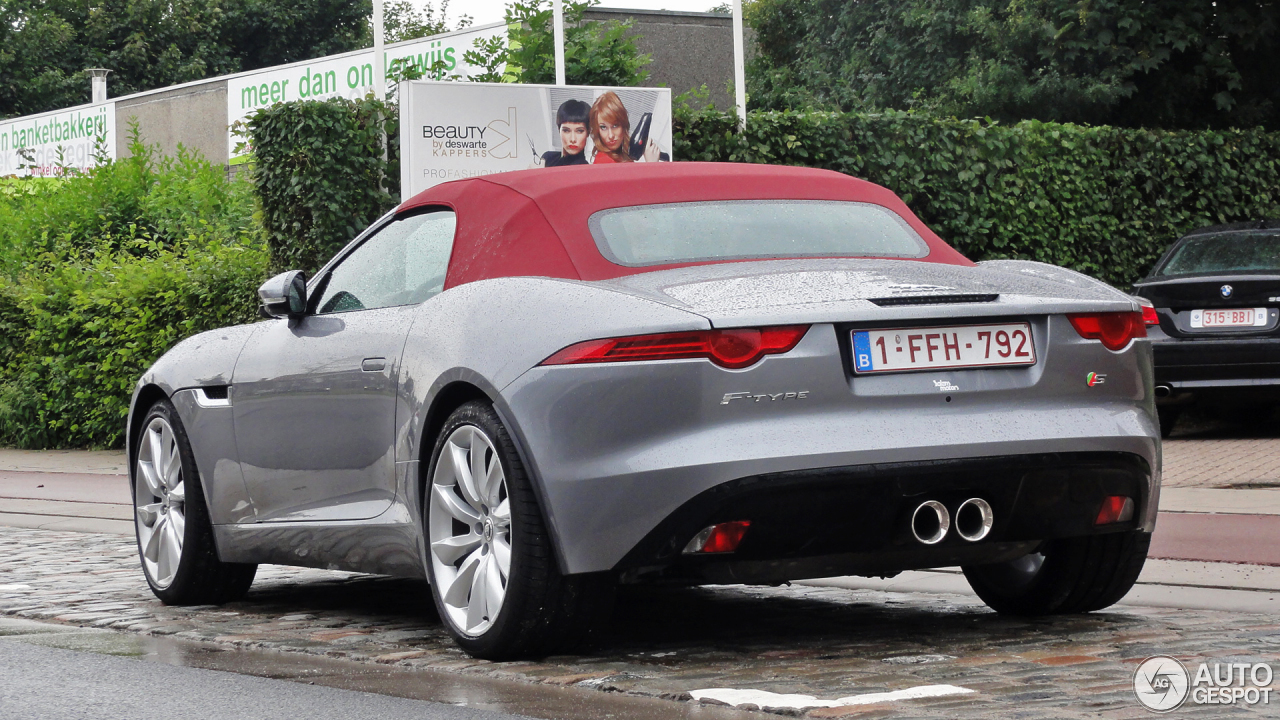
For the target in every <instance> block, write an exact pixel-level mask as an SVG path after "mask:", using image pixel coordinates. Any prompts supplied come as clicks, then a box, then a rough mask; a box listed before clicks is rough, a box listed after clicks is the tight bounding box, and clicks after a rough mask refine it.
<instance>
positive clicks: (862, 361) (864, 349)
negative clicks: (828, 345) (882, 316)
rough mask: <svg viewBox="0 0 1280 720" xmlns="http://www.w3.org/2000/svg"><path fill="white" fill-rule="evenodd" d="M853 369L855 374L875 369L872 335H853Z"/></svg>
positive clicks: (865, 333)
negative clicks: (872, 354) (872, 361)
mask: <svg viewBox="0 0 1280 720" xmlns="http://www.w3.org/2000/svg"><path fill="white" fill-rule="evenodd" d="M853 369H854V371H855V372H870V371H872V370H873V369H874V368H872V367H871V333H867V332H856V333H854V334H853Z"/></svg>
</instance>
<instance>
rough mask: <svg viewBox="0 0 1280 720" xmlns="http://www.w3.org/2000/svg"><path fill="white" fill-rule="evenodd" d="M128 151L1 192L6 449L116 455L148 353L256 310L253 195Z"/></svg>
mask: <svg viewBox="0 0 1280 720" xmlns="http://www.w3.org/2000/svg"><path fill="white" fill-rule="evenodd" d="M132 151H133V155H132V157H129V158H125V159H122V160H118V161H115V162H111V163H108V164H106V165H102V166H100V167H98V168H96V169H95V170H93V171H92V172H90V173H88V174H86V175H81V176H69V177H65V178H61V179H58V180H56V181H40V182H32V181H28V180H22V181H11V182H9V183H6V184H5V185H4V186H2V187H0V242H3V243H4V244H3V245H0V247H3V248H4V252H5V254H4V255H3V256H2V258H3V260H4V261H5V265H4V266H3V270H4V272H3V273H2V274H0V443H3V444H8V445H17V446H20V447H37V448H39V447H76V446H99V447H104V446H118V445H119V444H120V443H121V442H122V441H123V433H124V420H125V416H126V414H127V412H128V404H129V398H130V395H131V393H132V390H133V385H134V383H135V382H137V379H138V377H139V376H140V375H141V374H142V372H143V371H144V370H145V369H146V368H147V367H148V366H149V365H150V364H151V363H152V362H154V361H155V359H156V358H158V357H159V356H160V355H161V354H163V353H164V352H165V351H166V350H168V349H169V348H170V347H171V346H172V345H173V344H174V343H176V342H177V341H179V340H181V339H182V338H184V337H187V336H189V335H192V334H194V333H197V332H201V331H203V330H209V329H213V328H217V327H222V326H225V325H231V324H235V323H241V322H247V321H250V320H251V319H252V318H253V317H254V315H255V310H256V299H255V293H254V289H255V288H256V287H257V285H258V284H259V283H260V282H261V281H262V279H263V278H264V277H265V275H266V266H267V252H266V248H265V245H264V244H263V242H262V240H261V235H260V232H259V231H258V229H257V224H256V221H255V220H254V216H253V199H252V188H251V187H250V186H248V184H247V183H245V182H243V181H228V180H227V179H226V176H225V172H224V171H223V169H222V168H220V167H216V166H213V165H211V164H209V163H208V162H206V161H204V160H202V159H200V158H199V157H198V156H195V155H192V154H190V153H186V152H180V153H179V154H178V156H177V157H173V158H161V157H158V156H157V154H156V153H155V151H154V149H153V148H149V147H146V146H145V145H143V144H142V143H141V142H138V141H137V138H136V137H135V139H134V143H133V147H132ZM10 190H11V191H12V192H10Z"/></svg>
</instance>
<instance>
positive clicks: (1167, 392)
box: [1156, 385, 1173, 398]
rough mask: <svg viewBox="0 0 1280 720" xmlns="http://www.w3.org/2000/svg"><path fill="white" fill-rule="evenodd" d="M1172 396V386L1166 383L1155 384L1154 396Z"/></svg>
mask: <svg viewBox="0 0 1280 720" xmlns="http://www.w3.org/2000/svg"><path fill="white" fill-rule="evenodd" d="M1172 396H1173V388H1172V387H1170V386H1168V385H1157V386H1156V397H1158V398H1167V397H1172Z"/></svg>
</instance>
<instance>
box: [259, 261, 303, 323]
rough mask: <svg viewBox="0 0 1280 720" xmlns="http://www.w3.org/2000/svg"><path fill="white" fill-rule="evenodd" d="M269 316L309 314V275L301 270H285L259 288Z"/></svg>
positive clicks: (264, 308)
mask: <svg viewBox="0 0 1280 720" xmlns="http://www.w3.org/2000/svg"><path fill="white" fill-rule="evenodd" d="M258 297H259V298H261V299H262V312H263V314H264V315H266V316H267V317H277V318H280V317H287V318H300V317H302V316H303V315H306V314H307V276H306V275H304V274H303V272H302V271H301V270H290V271H289V272H283V273H280V274H279V275H277V276H275V277H273V278H271V279H270V280H268V281H266V282H264V283H262V286H261V287H259V288H258Z"/></svg>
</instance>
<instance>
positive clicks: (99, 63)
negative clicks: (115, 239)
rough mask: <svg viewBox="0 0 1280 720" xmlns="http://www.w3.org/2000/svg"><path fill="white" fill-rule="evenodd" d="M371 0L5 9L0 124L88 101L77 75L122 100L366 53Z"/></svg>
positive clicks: (26, 2) (16, 2)
mask: <svg viewBox="0 0 1280 720" xmlns="http://www.w3.org/2000/svg"><path fill="white" fill-rule="evenodd" d="M370 7H371V4H370V0H359V1H358V2H354V3H352V2H348V1H347V0H311V1H310V2H306V3H298V2H288V1H287V0H93V2H92V3H91V2H89V0H3V2H0V117H11V116H15V115H25V114H29V113H36V112H43V111H45V110H53V109H57V108H63V107H68V106H71V105H77V104H80V103H85V102H88V101H89V92H90V91H89V81H88V79H87V77H86V76H85V74H84V70H85V68H89V67H105V68H108V69H110V70H111V71H112V73H113V74H112V75H111V78H110V87H111V94H112V95H113V96H118V95H124V94H128V93H132V92H137V91H140V90H150V89H153V88H158V87H164V86H167V85H173V84H177V83H182V82H188V81H191V80H199V79H201V78H206V77H211V76H215V75H223V74H228V73H233V72H239V71H242V70H252V69H255V68H260V67H267V66H271V65H279V64H282V63H289V62H295V61H298V60H308V59H310V58H314V57H320V56H323V55H329V54H333V53H338V52H345V51H348V50H354V49H357V48H359V47H362V46H363V45H364V39H365V34H366V27H367V24H368V18H369V14H370Z"/></svg>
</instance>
